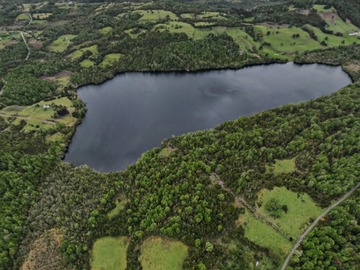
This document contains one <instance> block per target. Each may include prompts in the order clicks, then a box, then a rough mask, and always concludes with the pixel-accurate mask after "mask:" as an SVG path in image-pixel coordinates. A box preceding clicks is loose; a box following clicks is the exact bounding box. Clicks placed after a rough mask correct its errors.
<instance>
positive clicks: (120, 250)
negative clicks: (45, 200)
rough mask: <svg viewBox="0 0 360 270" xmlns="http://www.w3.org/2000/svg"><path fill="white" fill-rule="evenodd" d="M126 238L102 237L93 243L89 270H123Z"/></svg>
mask: <svg viewBox="0 0 360 270" xmlns="http://www.w3.org/2000/svg"><path fill="white" fill-rule="evenodd" d="M128 246H129V239H128V238H127V237H103V238H100V239H98V240H96V242H95V243H94V246H93V251H92V258H91V270H105V269H106V270H125V269H126V266H127V261H126V252H127V248H128Z"/></svg>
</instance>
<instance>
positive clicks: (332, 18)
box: [318, 12, 336, 24]
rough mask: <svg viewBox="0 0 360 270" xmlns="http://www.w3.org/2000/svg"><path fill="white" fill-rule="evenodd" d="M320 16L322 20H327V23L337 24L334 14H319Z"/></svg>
mask: <svg viewBox="0 0 360 270" xmlns="http://www.w3.org/2000/svg"><path fill="white" fill-rule="evenodd" d="M318 14H319V16H320V17H321V19H323V20H325V21H327V22H330V23H332V24H334V23H336V19H335V16H336V13H333V12H328V13H325V12H319V13H318Z"/></svg>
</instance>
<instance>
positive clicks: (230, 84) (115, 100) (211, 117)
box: [64, 63, 351, 171]
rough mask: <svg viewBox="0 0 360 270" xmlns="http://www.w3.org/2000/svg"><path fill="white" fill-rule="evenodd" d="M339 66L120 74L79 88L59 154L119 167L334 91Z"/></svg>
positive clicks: (342, 82) (343, 78) (343, 77)
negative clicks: (177, 138) (68, 137)
mask: <svg viewBox="0 0 360 270" xmlns="http://www.w3.org/2000/svg"><path fill="white" fill-rule="evenodd" d="M349 83H351V79H350V78H349V76H348V75H347V74H346V73H345V72H343V71H342V69H341V68H340V67H330V66H325V65H318V64H312V65H296V64H293V63H287V64H272V65H264V66H255V67H248V68H244V69H240V70H220V71H208V72H199V73H159V74H154V73H125V74H121V75H118V76H116V77H115V78H114V79H112V80H109V81H107V82H105V83H104V84H101V85H90V86H85V87H82V88H80V89H79V90H78V94H79V96H80V98H81V99H82V100H83V101H84V102H85V103H86V106H87V109H88V111H87V113H86V117H85V119H84V121H83V123H82V124H81V125H80V126H78V127H77V130H76V132H75V135H74V137H73V139H72V142H71V144H70V146H69V149H68V152H67V154H66V156H65V159H64V160H65V161H67V162H71V163H73V164H75V165H81V164H87V165H88V166H90V167H92V168H94V169H96V170H98V171H117V170H123V169H124V168H126V166H127V165H129V164H132V163H134V162H135V161H136V160H137V159H138V158H139V157H140V155H141V154H142V153H143V152H145V151H147V150H149V149H151V148H153V147H156V146H160V143H161V141H162V140H163V139H165V138H168V137H171V136H172V135H180V134H183V133H187V132H190V131H195V130H203V129H209V128H212V127H215V126H216V125H218V124H220V123H221V122H224V121H226V120H232V119H236V118H238V117H240V116H245V115H250V114H253V113H256V112H259V111H263V110H266V109H270V108H273V107H276V106H279V105H283V104H287V103H292V102H300V101H306V100H310V99H313V98H315V97H319V96H322V95H326V94H330V93H333V92H335V91H337V90H339V89H340V88H342V87H344V86H346V85H348V84H349Z"/></svg>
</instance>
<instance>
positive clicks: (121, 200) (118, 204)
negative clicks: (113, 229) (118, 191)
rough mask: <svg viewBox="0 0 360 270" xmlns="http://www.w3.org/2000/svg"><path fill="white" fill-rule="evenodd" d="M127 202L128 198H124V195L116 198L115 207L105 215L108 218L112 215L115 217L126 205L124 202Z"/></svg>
mask: <svg viewBox="0 0 360 270" xmlns="http://www.w3.org/2000/svg"><path fill="white" fill-rule="evenodd" d="M127 203H128V200H127V199H126V198H125V196H123V197H121V198H119V199H117V200H116V201H115V205H116V206H115V208H114V209H112V210H111V211H110V212H109V213H108V214H107V217H108V218H109V219H112V218H114V217H116V216H117V215H118V214H119V213H120V212H121V210H123V209H124V208H125V206H126V204H127Z"/></svg>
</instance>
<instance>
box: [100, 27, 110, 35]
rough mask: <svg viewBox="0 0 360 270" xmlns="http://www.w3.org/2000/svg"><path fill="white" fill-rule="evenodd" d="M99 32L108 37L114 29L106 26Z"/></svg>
mask: <svg viewBox="0 0 360 270" xmlns="http://www.w3.org/2000/svg"><path fill="white" fill-rule="evenodd" d="M99 32H100V33H101V34H103V35H107V34H110V33H111V32H112V27H111V26H106V27H104V28H101V29H100V30H99Z"/></svg>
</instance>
